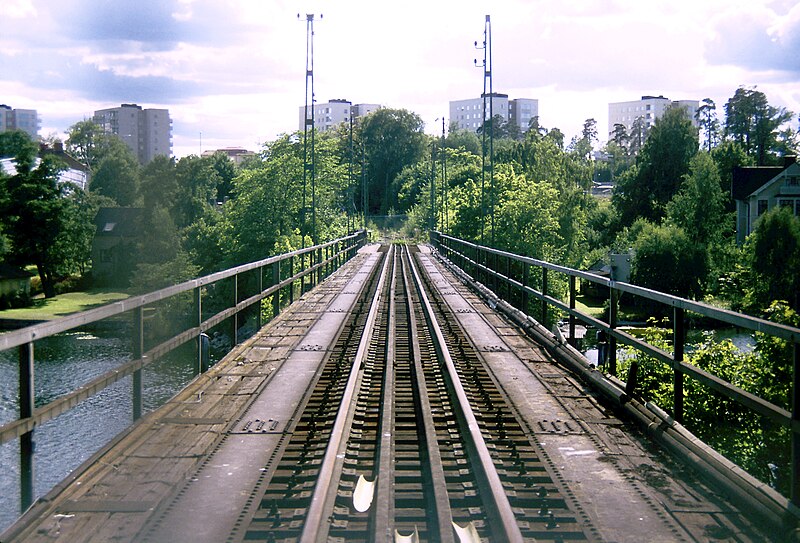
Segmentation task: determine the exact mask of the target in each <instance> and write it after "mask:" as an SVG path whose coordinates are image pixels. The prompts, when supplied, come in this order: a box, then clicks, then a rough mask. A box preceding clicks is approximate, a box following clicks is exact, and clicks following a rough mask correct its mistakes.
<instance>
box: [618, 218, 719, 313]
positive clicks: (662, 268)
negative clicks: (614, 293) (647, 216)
mask: <svg viewBox="0 0 800 543" xmlns="http://www.w3.org/2000/svg"><path fill="white" fill-rule="evenodd" d="M634 248H635V257H634V259H633V263H632V264H633V265H632V269H631V280H632V281H633V282H634V283H635V284H637V285H640V286H643V287H646V288H649V289H653V290H659V291H661V292H668V293H670V294H674V295H676V296H680V297H683V298H689V297H693V296H697V295H700V294H701V292H702V289H701V286H702V284H703V281H704V280H705V277H706V275H707V273H708V262H707V258H706V253H705V251H703V249H702V248H701V247H698V246H697V244H696V243H694V242H692V240H691V239H690V238H689V236H688V235H687V233H686V231H685V230H683V229H682V228H680V227H678V226H674V225H666V226H658V225H654V224H650V223H647V224H646V225H645V226H644V228H643V229H642V230H641V232H640V233H639V235H638V236H637V238H636V242H635V244H634Z"/></svg>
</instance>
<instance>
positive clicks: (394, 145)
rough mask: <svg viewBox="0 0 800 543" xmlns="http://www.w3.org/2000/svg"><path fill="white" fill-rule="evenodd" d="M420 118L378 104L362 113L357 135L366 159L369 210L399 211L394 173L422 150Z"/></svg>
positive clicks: (379, 212)
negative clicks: (370, 111) (380, 106)
mask: <svg viewBox="0 0 800 543" xmlns="http://www.w3.org/2000/svg"><path fill="white" fill-rule="evenodd" d="M423 127H424V124H423V122H422V119H421V118H420V117H419V116H418V115H417V114H415V113H411V112H410V111H407V110H404V109H390V108H382V109H379V110H377V111H374V112H372V113H370V114H369V115H367V116H366V117H364V119H363V121H362V122H361V128H360V134H359V139H360V143H361V144H362V145H363V146H364V153H365V155H366V161H367V177H368V181H367V183H368V191H369V210H368V213H369V214H373V215H387V214H389V211H390V210H396V211H398V212H400V213H403V212H405V211H406V208H401V207H399V202H398V201H397V193H398V186H397V176H398V174H399V173H400V172H401V171H402V170H403V168H405V167H406V166H408V165H411V164H414V163H416V162H418V161H419V160H420V159H422V157H423V156H424V155H425V154H426V149H427V144H426V138H425V134H424V133H423Z"/></svg>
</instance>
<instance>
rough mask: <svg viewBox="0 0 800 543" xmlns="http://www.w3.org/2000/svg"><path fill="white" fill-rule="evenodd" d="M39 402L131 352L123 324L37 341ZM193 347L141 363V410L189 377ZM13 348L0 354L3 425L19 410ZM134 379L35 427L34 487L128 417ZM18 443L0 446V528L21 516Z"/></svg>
mask: <svg viewBox="0 0 800 543" xmlns="http://www.w3.org/2000/svg"><path fill="white" fill-rule="evenodd" d="M34 351H35V359H36V362H35V370H34V386H35V391H36V406H37V407H38V406H40V405H43V404H46V403H48V402H50V401H52V400H54V399H55V398H57V397H59V396H61V395H63V394H66V393H68V392H71V391H73V390H75V389H76V388H77V387H79V386H81V385H83V384H85V383H87V382H88V381H90V380H91V379H94V378H95V377H98V376H99V375H102V374H103V373H105V372H107V371H109V370H112V369H114V368H115V367H117V366H119V365H121V364H122V363H124V362H126V361H127V360H129V359H130V357H131V352H130V348H129V340H127V339H125V331H124V330H113V329H112V330H105V329H101V330H91V331H86V330H82V331H72V332H69V333H65V334H62V335H58V336H55V337H51V338H45V339H42V340H40V341H37V342H36V344H35V346H34ZM195 365H196V361H195V354H194V348H193V347H192V346H185V347H183V348H181V349H178V350H177V351H175V352H173V353H171V354H170V355H169V356H167V357H165V358H164V359H163V360H159V361H156V362H154V363H153V364H152V365H150V366H148V367H147V368H145V370H144V372H143V376H144V378H143V381H144V399H143V404H144V409H145V411H151V410H153V409H155V408H156V407H158V406H160V405H162V404H163V403H164V402H165V401H166V400H168V399H169V398H170V397H172V396H173V395H174V394H175V393H176V392H178V391H179V390H180V389H181V388H182V387H184V386H185V385H186V383H188V382H189V380H190V379H191V378H192V375H193V371H194V367H195ZM18 375H19V373H18V360H17V352H16V350H15V349H12V350H11V351H7V352H0V424H2V423H6V422H9V421H12V420H14V419H16V418H17V417H18V416H19V409H18V406H17V397H18V386H19V385H18V383H19V379H18ZM132 386H133V385H132V378H131V377H127V378H125V379H123V380H121V381H119V382H118V383H115V384H114V385H112V386H110V387H108V388H106V389H105V390H103V391H101V392H100V393H98V394H96V395H94V396H92V397H91V398H89V399H87V400H86V401H84V402H82V403H81V404H80V405H78V406H77V407H76V408H74V409H72V410H70V411H68V412H67V413H64V414H63V415H61V416H59V417H57V418H56V419H54V420H51V421H49V422H47V423H45V424H43V425H42V426H40V427H39V428H37V429H36V431H35V433H34V440H35V455H34V470H35V471H34V473H35V482H34V491H35V493H36V495H37V496H42V495H44V494H46V493H47V492H48V491H49V490H50V489H51V488H52V487H53V486H54V485H55V484H57V483H58V482H60V481H61V480H63V479H64V478H65V477H66V476H67V475H68V474H69V473H70V472H71V471H72V470H73V469H75V468H76V467H78V466H79V465H80V464H81V463H83V462H84V461H85V460H86V459H88V458H89V457H90V456H91V455H92V454H93V453H94V452H95V451H97V450H98V449H99V448H100V447H102V446H103V445H104V444H105V443H107V442H108V441H109V440H110V439H112V438H113V437H114V436H115V435H117V434H118V433H119V432H121V431H122V430H124V429H125V428H126V427H127V426H128V425H129V424H130V423H131V421H132V416H133V414H132V413H133V407H132V404H133V401H132ZM19 485H20V480H19V441H18V440H14V441H11V442H9V443H5V444H3V445H0V531H3V530H4V529H5V528H7V527H8V526H9V525H10V524H11V523H12V522H13V521H14V520H15V519H16V517H17V516H18V515H19V500H20V489H19Z"/></svg>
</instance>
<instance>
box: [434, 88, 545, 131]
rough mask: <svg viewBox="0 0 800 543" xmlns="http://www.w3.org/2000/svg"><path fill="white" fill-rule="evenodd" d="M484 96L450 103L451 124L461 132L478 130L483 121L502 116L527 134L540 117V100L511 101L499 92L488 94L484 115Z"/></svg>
mask: <svg viewBox="0 0 800 543" xmlns="http://www.w3.org/2000/svg"><path fill="white" fill-rule="evenodd" d="M483 108H484V96H483V95H481V96H479V97H478V98H469V99H467V100H453V101H451V102H450V124H451V125H452V124H454V123H455V125H456V127H457V128H458V129H459V130H471V131H472V132H477V130H478V129H479V128H480V127H481V126H483V120H484V119H489V115H490V112H491V114H492V115H494V116H497V115H500V116H501V117H502V118H503V120H504V121H506V122H508V123H511V124H514V125H516V126H517V127H519V129H520V131H521V132H523V133H524V132H527V131H528V127H529V126H530V122H531V120H533V119H534V118H535V117H538V116H539V100H536V99H533V98H515V99H511V100H509V98H508V95H507V94H501V93H498V92H494V93H491V94H489V93H487V94H486V111H485V113H484V111H483Z"/></svg>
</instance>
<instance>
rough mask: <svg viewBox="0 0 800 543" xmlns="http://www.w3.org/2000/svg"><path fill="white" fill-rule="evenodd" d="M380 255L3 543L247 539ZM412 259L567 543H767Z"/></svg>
mask: <svg viewBox="0 0 800 543" xmlns="http://www.w3.org/2000/svg"><path fill="white" fill-rule="evenodd" d="M379 257H380V252H379V251H378V250H377V248H376V246H371V247H368V248H367V249H364V250H362V252H361V253H360V254H359V256H357V257H356V258H355V259H354V260H353V261H352V262H351V263H349V264H348V265H346V266H345V267H344V268H343V269H341V270H340V271H339V272H337V273H335V274H334V275H333V276H331V277H330V278H328V279H327V280H326V281H325V282H324V283H322V284H321V285H319V286H318V287H316V288H315V289H313V290H312V291H310V292H308V293H306V294H305V295H304V296H303V297H301V299H300V300H298V301H297V302H296V303H295V304H293V305H292V306H291V307H289V308H287V309H286V310H285V311H284V312H283V313H282V314H281V315H280V316H278V317H277V318H276V319H274V320H273V321H272V322H271V323H270V324H268V325H267V326H266V327H264V328H263V329H262V330H260V331H259V332H258V333H257V334H256V335H255V336H254V337H252V338H250V339H249V340H248V341H246V342H245V343H244V344H242V345H240V346H238V347H237V348H236V349H235V350H234V351H233V352H232V353H230V354H229V355H228V356H227V357H226V358H225V359H224V360H222V361H221V362H219V363H218V364H216V365H215V366H214V367H213V368H212V369H210V370H209V371H208V372H207V373H206V374H204V375H202V376H200V377H198V378H197V379H195V380H194V381H193V382H192V383H191V384H190V385H189V386H188V387H187V388H186V389H185V390H183V391H182V392H181V393H180V394H178V395H177V396H176V397H174V398H173V399H172V400H171V401H169V402H168V403H167V404H166V405H164V406H163V407H162V408H160V409H158V410H157V411H155V412H152V413H150V414H148V415H147V416H145V417H144V418H143V419H142V420H141V421H140V422H139V423H138V424H136V425H135V426H134V427H132V429H131V430H129V431H128V432H126V433H125V434H123V435H121V436H120V437H118V438H117V440H116V441H115V442H113V443H111V444H109V445H108V446H107V447H106V448H105V449H104V450H103V451H101V452H99V453H98V454H96V455H95V456H94V457H93V458H92V459H91V460H90V461H88V462H87V463H86V464H85V465H84V466H82V467H81V468H79V469H78V470H76V472H75V473H73V474H72V475H71V476H70V477H69V478H68V479H67V480H66V481H64V482H63V483H62V484H61V485H59V487H57V488H56V489H55V490H53V491H52V492H51V493H50V494H49V495H48V496H46V497H45V498H44V499H41V500H39V501H38V502H37V503H36V504H35V505H34V507H33V508H32V509H31V510H30V511H29V512H28V513H27V514H26V515H25V516H24V517H23V518H22V519H20V521H19V522H18V523H17V524H15V525H14V526H12V527H11V528H10V529H9V530H8V531H7V532H6V534H4V537H3V539H2V540H3V541H31V542H34V541H37V542H38V541H69V542H77V541H87V542H88V541H192V542H202V541H209V542H212V541H242V540H244V539H248V540H249V539H250V538H251V537H249V536H248V532H247V530H248V526H250V523H251V522H252V520H253V517H254V515H255V511H256V509H258V507H260V506H261V505H262V504H261V501H262V496H263V495H264V492H265V488H266V486H267V485H268V484H269V477H270V476H272V474H273V472H274V466H275V464H276V462H277V460H278V457H279V456H280V454H281V451H283V450H284V449H285V448H286V445H287V440H289V439H290V438H291V434H292V432H293V429H294V425H295V424H296V423H297V420H298V419H299V413H300V412H301V411H302V409H303V408H304V406H305V404H306V403H307V402H308V396H309V393H310V391H311V388H312V387H313V386H314V383H315V381H316V380H317V379H319V374H320V367H321V365H322V363H323V360H324V358H325V356H326V354H327V353H328V352H329V351H330V348H331V345H332V344H333V342H334V341H335V340H336V338H337V336H338V335H339V332H340V331H341V329H342V327H343V326H344V323H345V319H346V317H347V315H348V314H349V313H350V312H351V311H352V310H353V307H354V305H355V304H356V303H357V299H358V297H359V295H360V293H361V291H362V290H363V288H364V285H365V283H366V281H367V277H368V276H369V275H370V274H371V273H372V272H373V271H374V270H375V269H376V268H377V267H378V265H379V261H380V258H379ZM419 262H420V263H421V266H422V267H423V268H424V270H425V272H426V273H427V275H428V276H429V278H430V281H431V284H432V285H434V287H435V289H436V290H438V292H439V294H440V295H442V297H443V298H444V299H445V301H446V303H447V305H448V306H449V307H450V309H451V310H452V313H453V315H455V317H456V318H457V319H458V321H459V323H460V325H461V327H462V328H463V329H464V331H465V332H466V335H467V336H468V337H469V341H470V342H471V343H472V345H473V346H474V347H475V348H476V350H477V351H478V352H479V354H480V357H481V358H482V359H483V362H484V364H485V366H486V367H487V369H488V371H489V373H490V375H491V376H492V379H493V381H494V382H495V384H496V385H497V387H498V388H499V389H501V390H502V391H503V393H504V395H505V396H506V397H507V398H508V400H509V401H510V402H511V403H512V404H513V406H514V409H515V411H516V414H517V417H518V418H519V420H520V421H521V424H522V426H523V428H524V429H525V432H526V433H527V435H528V436H529V437H530V438H531V443H532V444H533V448H534V449H535V452H536V453H537V454H538V456H539V457H540V458H541V459H542V461H543V463H544V464H545V467H546V471H547V472H548V473H549V476H550V477H551V478H552V480H553V485H555V486H556V487H558V488H560V489H561V492H562V493H563V495H564V496H565V501H566V504H567V507H568V508H569V509H570V510H571V511H572V514H573V515H574V516H575V518H576V519H577V522H578V524H579V525H580V527H579V528H580V534H582V535H581V537H580V539H583V540H595V541H618V542H623V541H631V542H633V541H636V542H640V541H664V542H666V541H707V540H709V539H713V540H715V541H759V540H764V539H767V538H766V537H765V536H764V535H763V534H759V532H758V530H757V528H756V527H754V526H753V525H752V523H750V522H749V521H748V520H747V518H745V516H744V515H742V514H741V513H740V512H739V511H737V510H736V508H735V507H734V506H732V505H731V504H730V503H728V502H727V501H726V500H725V499H724V497H723V496H721V495H720V494H718V493H716V492H715V491H714V490H713V489H710V488H709V487H707V486H706V485H705V484H704V483H702V482H701V481H700V480H698V479H697V478H696V477H695V476H694V475H693V474H692V473H691V472H690V471H689V470H688V469H687V468H686V467H684V466H683V464H681V463H679V462H676V461H674V460H672V459H671V458H669V457H668V456H666V455H665V454H663V453H662V452H660V451H659V450H658V449H657V447H655V446H653V445H652V444H649V443H648V442H647V440H646V439H645V438H643V437H642V436H641V434H640V432H639V431H638V430H637V429H636V427H634V426H633V425H632V424H630V423H627V422H625V421H624V420H621V419H620V418H618V416H617V415H616V414H615V413H614V412H613V410H612V409H610V408H609V407H608V406H606V405H604V404H603V402H602V401H601V400H600V399H599V398H598V397H597V396H596V394H595V393H593V392H592V391H591V390H589V389H588V388H587V387H586V386H585V385H584V384H583V383H582V382H581V381H580V380H578V379H577V378H576V377H575V376H574V375H572V374H570V373H569V372H568V371H566V370H565V369H563V368H562V367H561V366H560V365H559V364H558V363H556V361H555V360H553V358H552V357H551V356H550V355H549V354H548V353H547V352H546V351H545V349H543V348H542V347H541V346H539V345H537V344H535V343H533V342H532V341H531V340H530V339H529V338H528V337H526V336H525V335H523V334H522V333H521V332H520V331H519V330H518V329H517V328H516V327H514V326H512V325H511V324H509V322H508V321H507V320H506V319H505V318H503V317H502V316H500V315H498V314H496V313H495V312H494V311H493V310H492V309H491V308H490V307H488V306H487V305H486V304H485V303H483V302H482V301H481V300H480V299H479V298H478V297H477V296H476V295H474V294H473V293H472V292H471V291H470V290H469V289H468V288H467V287H465V286H464V285H462V284H461V283H459V282H458V281H457V280H456V279H455V278H454V277H453V276H452V275H451V274H450V273H449V272H447V271H446V270H445V269H444V268H443V267H442V266H441V264H440V263H438V262H437V261H435V259H434V258H432V257H431V255H430V254H428V253H427V251H426V250H425V249H424V248H423V249H422V253H421V254H420V259H419ZM555 533H556V531H554V534H555ZM576 533H577V532H576ZM250 535H251V536H252V534H250ZM559 537H562V536H556V535H554V537H553V540H558V538H559ZM576 537H577V536H576ZM537 539H538V540H541V539H543V538H541V537H540V538H537Z"/></svg>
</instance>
